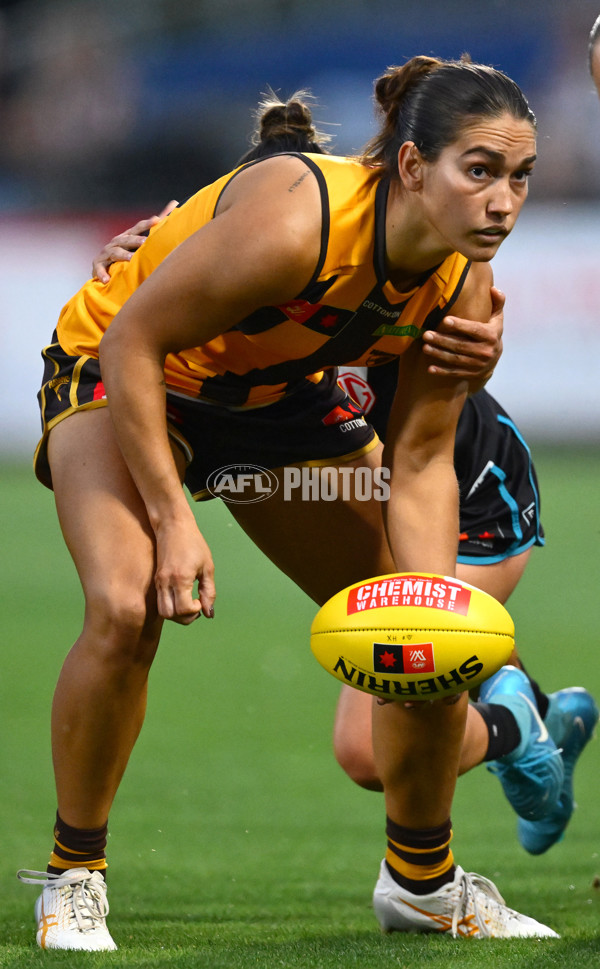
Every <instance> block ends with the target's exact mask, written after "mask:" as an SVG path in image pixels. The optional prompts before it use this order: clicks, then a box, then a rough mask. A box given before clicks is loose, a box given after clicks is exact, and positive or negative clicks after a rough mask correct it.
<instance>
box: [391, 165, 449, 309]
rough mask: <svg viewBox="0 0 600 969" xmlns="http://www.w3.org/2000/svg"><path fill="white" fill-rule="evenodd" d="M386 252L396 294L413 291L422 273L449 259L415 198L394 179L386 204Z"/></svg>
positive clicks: (446, 250) (447, 252) (445, 247)
mask: <svg viewBox="0 0 600 969" xmlns="http://www.w3.org/2000/svg"><path fill="white" fill-rule="evenodd" d="M385 250H386V266H387V273H388V278H389V279H390V282H392V284H393V285H394V286H395V287H396V289H399V290H408V289H412V288H413V287H414V286H416V285H417V284H418V282H419V280H420V278H421V277H422V276H423V274H424V273H426V272H428V271H429V270H430V269H433V268H434V266H438V265H439V264H440V263H441V262H443V261H444V259H445V258H446V257H447V256H449V255H450V250H449V249H448V247H447V246H444V245H443V244H442V243H441V240H440V239H439V238H438V239H434V234H433V232H432V230H431V229H430V227H429V226H428V225H427V223H426V222H425V221H424V220H423V216H422V213H421V210H420V206H419V204H418V197H417V196H415V195H413V194H412V193H410V192H407V191H405V189H404V188H403V186H402V183H401V182H399V181H397V180H395V179H393V180H392V182H391V185H390V191H389V195H388V200H387V208H386V222H385Z"/></svg>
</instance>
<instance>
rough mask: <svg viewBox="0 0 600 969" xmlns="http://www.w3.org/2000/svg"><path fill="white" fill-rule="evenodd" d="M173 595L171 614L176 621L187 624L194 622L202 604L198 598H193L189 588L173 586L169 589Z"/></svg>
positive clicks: (200, 611)
mask: <svg viewBox="0 0 600 969" xmlns="http://www.w3.org/2000/svg"><path fill="white" fill-rule="evenodd" d="M171 595H172V597H173V616H172V618H173V619H175V621H176V622H180V623H183V625H187V624H188V623H190V622H194V620H195V619H197V618H198V616H200V614H201V613H202V604H201V602H200V600H199V599H194V597H193V594H192V590H191V589H184V588H183V587H181V586H175V587H174V588H173V589H172V590H171Z"/></svg>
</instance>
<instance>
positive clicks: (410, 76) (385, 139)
mask: <svg viewBox="0 0 600 969" xmlns="http://www.w3.org/2000/svg"><path fill="white" fill-rule="evenodd" d="M375 100H376V102H377V106H378V109H379V113H380V114H381V115H382V116H383V126H382V128H381V130H380V132H379V134H378V135H376V137H375V138H373V139H372V140H371V141H370V142H369V143H368V144H367V146H366V147H365V149H364V151H363V153H362V162H363V164H367V165H380V166H382V168H384V169H385V170H386V172H387V173H388V174H389V175H390V176H392V177H394V176H395V177H398V170H397V159H398V151H399V149H400V146H401V145H402V144H404V142H406V141H412V142H414V143H415V145H416V146H417V148H418V149H419V151H420V152H421V154H422V156H423V157H424V158H425V159H426V160H427V161H435V160H436V158H437V157H438V156H439V154H440V152H441V151H442V150H443V149H444V148H446V147H447V146H448V145H450V144H452V143H453V142H454V141H455V140H456V138H457V137H458V135H459V134H460V131H461V129H462V128H463V127H464V126H465V124H467V123H468V122H469V120H470V119H472V118H493V117H498V116H499V115H501V114H504V113H505V112H509V113H510V114H512V115H513V117H515V118H517V119H525V120H527V121H529V122H530V124H531V126H532V128H533V129H534V130H535V128H536V120H535V115H534V114H533V112H532V110H531V108H530V107H529V105H528V103H527V100H526V99H525V96H524V94H523V92H522V91H521V89H520V88H519V86H518V85H517V84H516V83H515V82H514V81H513V80H511V78H509V77H507V75H506V74H503V73H502V71H498V70H496V69H495V68H493V67H488V66H486V65H484V64H473V63H471V61H470V59H469V58H468V57H467V56H466V55H464V56H463V57H462V58H461V60H459V61H443V60H439V59H438V58H436V57H424V56H418V57H413V58H411V60H409V61H407V62H406V64H404V65H403V66H402V67H390V68H389V69H388V71H387V72H386V73H385V74H383V75H382V76H381V77H380V78H379V79H378V80H377V81H376V82H375Z"/></svg>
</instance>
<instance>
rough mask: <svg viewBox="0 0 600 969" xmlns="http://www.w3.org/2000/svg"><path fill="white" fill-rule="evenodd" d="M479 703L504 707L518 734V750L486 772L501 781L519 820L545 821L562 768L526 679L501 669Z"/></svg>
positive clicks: (558, 790)
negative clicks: (495, 775) (543, 819)
mask: <svg viewBox="0 0 600 969" xmlns="http://www.w3.org/2000/svg"><path fill="white" fill-rule="evenodd" d="M479 699H480V700H481V701H482V702H484V703H497V704H500V705H501V706H505V707H507V708H508V709H509V710H510V712H511V713H512V714H513V716H514V718H515V720H516V721H517V724H518V727H519V730H520V732H521V741H520V743H519V745H518V747H516V749H515V750H513V751H511V753H510V754H506V755H505V756H504V757H499V758H498V759H497V760H494V761H490V763H489V764H488V765H487V768H488V770H490V771H491V772H492V773H493V774H497V776H498V777H499V778H500V783H501V784H502V787H503V790H504V793H505V795H506V797H507V798H508V800H509V802H510V804H511V805H512V807H513V808H514V810H515V811H516V812H517V814H518V815H519V817H520V818H524V819H526V820H527V821H538V820H539V819H540V818H544V817H546V816H547V815H548V813H549V812H550V811H552V810H553V809H554V808H555V806H556V803H557V801H558V798H559V796H560V793H561V790H562V787H563V782H564V765H563V759H562V757H561V755H560V751H559V749H558V747H557V746H556V744H555V742H554V740H553V739H552V737H551V736H550V733H549V730H548V727H547V726H546V724H545V723H544V721H543V720H542V718H541V717H540V715H539V712H538V708H537V704H536V701H535V696H534V693H533V690H532V689H531V685H530V683H529V680H528V678H527V676H526V675H525V673H523V671H522V670H520V669H517V667H516V666H503V667H502V669H500V670H499V671H498V672H497V673H495V674H494V676H491V677H490V678H489V679H488V680H486V681H485V683H483V684H482V686H481V687H480V690H479Z"/></svg>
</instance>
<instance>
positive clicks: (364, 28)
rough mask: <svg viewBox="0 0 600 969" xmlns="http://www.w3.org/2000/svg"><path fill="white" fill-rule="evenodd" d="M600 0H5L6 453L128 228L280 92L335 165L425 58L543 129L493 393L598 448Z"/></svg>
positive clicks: (184, 185)
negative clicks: (89, 282) (458, 65)
mask: <svg viewBox="0 0 600 969" xmlns="http://www.w3.org/2000/svg"><path fill="white" fill-rule="evenodd" d="M599 12H600V0H578V2H577V3H576V4H572V3H564V0H535V2H532V3H523V2H522V0H486V2H485V3H481V2H473V0H453V2H452V3H451V4H449V3H448V2H447V0H343V2H342V0H328V3H327V4H323V3H322V2H319V0H252V3H250V2H248V0H196V2H194V0H129V2H128V3H126V4H123V3H122V2H120V0H102V2H98V0H0V118H1V121H2V137H1V138H0V286H1V292H2V299H1V301H0V314H1V315H0V338H1V341H2V343H1V347H2V354H1V357H0V359H1V361H2V364H1V366H2V373H1V380H2V387H3V406H2V433H1V440H2V444H1V447H2V451H1V452H0V454H1V455H4V456H7V455H9V456H14V455H21V454H23V455H24V454H30V453H31V451H32V448H33V446H34V444H35V441H36V438H37V433H38V417H37V409H36V405H35V399H34V398H35V393H36V391H37V387H38V383H39V378H40V374H41V362H40V358H39V350H40V348H41V346H42V345H44V344H45V343H46V342H48V339H49V337H50V334H51V332H52V329H53V326H54V323H55V321H56V318H57V315H58V313H59V310H60V308H61V306H62V304H63V302H64V301H65V300H66V298H67V297H68V296H70V295H71V293H72V292H73V291H74V290H75V289H77V288H78V286H79V285H80V283H81V282H83V280H84V279H85V278H86V277H87V276H88V275H89V272H90V262H91V256H92V255H93V254H94V253H95V252H96V251H97V250H98V249H99V247H100V246H101V244H102V243H103V242H105V241H107V240H108V239H109V238H110V237H111V235H112V234H113V233H114V232H115V231H116V230H118V229H121V228H124V227H125V226H127V225H128V224H130V223H131V221H132V220H135V219H137V218H138V217H141V216H146V215H150V214H152V213H154V212H156V211H158V210H159V209H160V208H161V207H162V206H163V204H164V203H165V202H166V201H168V200H169V199H171V198H177V199H184V198H185V197H187V196H188V195H189V194H191V193H192V192H194V191H195V190H196V189H197V188H198V187H199V186H201V185H202V184H203V183H205V182H206V181H208V180H210V179H212V178H213V177H215V176H217V175H218V174H221V173H222V172H223V171H225V170H226V169H228V168H230V167H232V166H233V165H234V163H235V161H236V159H237V158H238V157H239V155H240V153H241V152H242V151H243V150H244V149H245V148H246V147H247V138H248V134H249V132H250V129H251V127H252V122H253V118H252V112H253V109H254V107H255V106H256V103H257V101H258V100H259V98H260V96H261V93H263V92H265V90H266V89H267V86H268V85H270V86H271V87H272V88H274V89H275V90H276V91H277V92H279V93H281V95H283V96H287V95H289V94H290V93H292V92H293V91H294V90H296V89H298V88H309V89H311V90H312V91H313V93H314V95H315V97H316V98H317V103H318V107H317V109H316V112H315V113H316V117H317V119H318V121H319V123H320V125H321V127H323V126H324V125H325V124H327V125H329V127H328V129H327V130H329V131H330V133H331V134H332V136H333V145H334V148H335V150H337V151H338V152H340V153H343V152H352V151H356V150H358V149H359V148H360V147H361V146H362V144H364V142H365V141H366V140H367V139H368V137H369V136H370V134H371V132H372V102H371V91H372V82H373V80H374V78H375V77H377V76H378V75H379V74H380V73H381V72H382V71H383V70H384V69H385V68H386V67H387V66H388V65H390V64H392V63H398V62H402V61H403V60H404V59H406V58H407V57H409V56H412V55H413V54H415V53H433V54H437V55H441V56H444V57H455V56H458V55H460V54H461V53H462V52H463V51H468V52H469V53H470V54H471V56H472V57H473V59H476V60H480V61H484V62H487V63H490V64H493V65H495V66H497V67H500V68H501V69H503V70H505V71H506V72H507V73H509V74H510V75H512V76H513V77H514V78H515V79H516V80H517V81H518V82H519V83H520V84H521V86H522V87H523V89H524V91H525V92H526V94H527V96H528V97H529V99H530V102H531V105H532V107H533V108H534V110H535V112H536V114H537V116H538V121H539V155H540V159H539V164H538V168H537V171H536V174H535V178H534V179H533V180H532V186H531V196H530V201H529V202H528V205H527V206H526V209H525V212H524V214H523V216H522V218H521V222H520V224H519V226H518V228H517V231H516V232H515V234H514V236H513V237H512V238H511V240H510V241H509V242H508V243H506V244H505V246H504V247H503V249H502V250H501V252H500V254H499V256H498V257H497V259H496V261H495V274H496V279H497V282H498V284H499V285H500V287H501V288H503V289H504V290H505V292H506V293H507V297H508V302H507V309H506V341H505V342H506V351H505V356H504V359H503V361H502V363H501V365H500V366H499V368H498V371H497V373H496V375H495V376H494V378H493V381H492V384H491V390H492V391H493V392H494V393H495V394H496V395H497V396H498V397H499V398H500V399H501V400H502V402H503V403H504V405H505V406H506V407H507V408H508V409H509V410H510V411H511V413H512V414H513V416H514V417H515V419H516V420H517V421H518V423H519V424H520V425H521V427H522V428H523V430H524V431H525V432H526V433H528V434H529V435H530V437H532V439H541V440H544V441H545V442H548V443H553V442H558V443H565V442H570V441H573V440H577V441H579V442H582V441H584V442H589V441H597V439H598V437H599V436H600V382H599V381H598V380H597V377H596V371H597V366H596V361H597V359H598V355H599V353H600V327H599V326H598V314H599V310H600V234H599V233H598V231H597V225H598V223H599V222H600V219H599V215H600V105H599V104H598V99H597V97H596V93H595V91H594V88H593V86H592V83H591V81H590V78H589V74H588V69H587V39H588V35H589V30H590V27H591V25H592V23H593V21H594V20H595V18H596V16H597V14H598V13H599Z"/></svg>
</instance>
